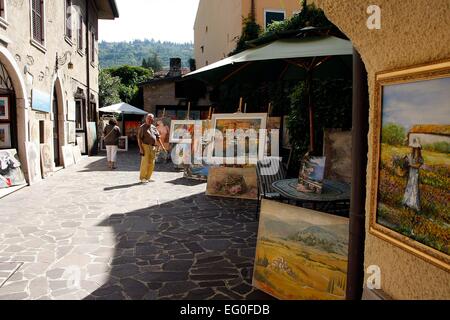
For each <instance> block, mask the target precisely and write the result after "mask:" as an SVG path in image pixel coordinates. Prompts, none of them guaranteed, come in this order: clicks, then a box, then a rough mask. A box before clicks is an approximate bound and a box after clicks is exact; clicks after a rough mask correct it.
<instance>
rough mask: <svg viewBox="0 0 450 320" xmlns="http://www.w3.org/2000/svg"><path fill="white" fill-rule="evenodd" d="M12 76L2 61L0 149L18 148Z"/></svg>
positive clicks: (0, 64)
mask: <svg viewBox="0 0 450 320" xmlns="http://www.w3.org/2000/svg"><path fill="white" fill-rule="evenodd" d="M15 100H16V98H15V94H14V88H13V85H12V81H11V78H10V77H9V74H8V72H7V71H6V68H5V66H4V65H3V64H2V63H1V62H0V149H17V120H16V119H17V117H16V108H15Z"/></svg>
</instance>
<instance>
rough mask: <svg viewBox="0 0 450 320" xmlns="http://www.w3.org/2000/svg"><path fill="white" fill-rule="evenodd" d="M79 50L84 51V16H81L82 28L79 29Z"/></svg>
mask: <svg viewBox="0 0 450 320" xmlns="http://www.w3.org/2000/svg"><path fill="white" fill-rule="evenodd" d="M78 49H80V50H83V16H82V15H80V26H79V28H78Z"/></svg>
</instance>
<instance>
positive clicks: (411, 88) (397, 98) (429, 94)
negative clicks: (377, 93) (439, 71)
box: [383, 78, 450, 130]
mask: <svg viewBox="0 0 450 320" xmlns="http://www.w3.org/2000/svg"><path fill="white" fill-rule="evenodd" d="M386 123H396V124H400V125H402V126H404V127H405V128H406V129H407V130H408V129H410V128H411V127H412V126H414V125H418V124H450V78H443V79H436V80H429V81H420V82H413V83H407V84H400V85H392V86H386V87H384V107H383V124H386Z"/></svg>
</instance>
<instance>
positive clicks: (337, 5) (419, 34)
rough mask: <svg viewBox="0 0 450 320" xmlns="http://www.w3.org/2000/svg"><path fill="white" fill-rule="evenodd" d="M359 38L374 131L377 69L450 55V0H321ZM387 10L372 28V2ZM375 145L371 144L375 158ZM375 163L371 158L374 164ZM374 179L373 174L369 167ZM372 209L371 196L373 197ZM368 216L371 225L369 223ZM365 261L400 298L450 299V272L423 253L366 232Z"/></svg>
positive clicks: (331, 16) (388, 290)
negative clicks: (378, 270)
mask: <svg viewBox="0 0 450 320" xmlns="http://www.w3.org/2000/svg"><path fill="white" fill-rule="evenodd" d="M315 3H316V4H317V5H318V6H319V7H321V8H323V9H324V11H325V13H326V15H327V17H328V18H329V19H330V20H331V21H332V22H333V23H335V24H336V25H337V26H338V27H339V28H340V29H341V30H342V31H343V32H344V33H345V34H346V35H347V36H348V37H349V38H350V40H351V41H352V42H353V44H354V46H355V47H356V49H357V50H358V51H359V52H360V54H361V55H362V58H363V60H364V63H365V65H366V68H367V71H368V74H369V76H368V82H369V91H370V102H371V113H370V119H371V121H370V135H372V133H373V128H374V126H373V119H374V112H373V110H374V109H373V108H374V87H375V73H376V72H379V71H386V70H389V69H395V68H400V67H408V66H412V65H415V64H423V63H427V62H430V61H433V60H440V59H447V58H450V45H449V43H450V32H449V30H450V1H448V0H433V1H432V5H431V4H430V1H429V0H406V1H392V0H376V1H365V0H340V1H336V0H315ZM373 4H375V5H379V6H380V7H381V10H382V12H381V13H382V26H381V27H382V28H381V30H369V29H368V28H367V26H366V21H367V19H368V17H369V15H368V14H367V12H366V11H367V8H368V6H369V5H373ZM371 157H372V148H371V147H370V144H369V159H371ZM372 165H373V163H370V162H369V169H370V168H371V166H372ZM367 178H368V181H369V182H370V181H371V180H372V176H371V170H368V177H367ZM366 208H367V213H368V212H369V211H368V210H369V199H368V202H367V206H366ZM368 218H369V217H367V221H366V222H367V223H366V224H367V230H368V227H369V219H368ZM365 265H366V267H368V266H370V265H378V266H380V268H381V272H382V290H384V291H385V292H386V293H387V294H388V295H390V296H391V297H392V298H394V299H450V274H449V273H448V272H446V271H443V270H442V269H439V268H437V267H435V266H433V265H431V264H429V263H427V262H425V261H424V260H422V259H419V258H416V257H415V256H412V255H411V254H409V253H407V252H405V251H403V250H401V249H399V248H397V247H395V246H393V245H391V244H389V243H387V242H385V241H383V240H380V239H378V238H376V237H374V236H372V235H371V234H369V233H367V235H366V251H365Z"/></svg>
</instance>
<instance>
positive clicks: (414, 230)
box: [376, 77, 450, 255]
mask: <svg viewBox="0 0 450 320" xmlns="http://www.w3.org/2000/svg"><path fill="white" fill-rule="evenodd" d="M382 97H383V109H382V133H381V152H380V169H379V185H378V204H377V216H376V220H377V223H378V224H380V225H382V226H383V227H386V228H388V229H390V230H393V231H395V232H397V233H400V234H401V235H403V236H406V237H408V238H410V239H413V240H415V241H417V242H419V243H421V244H423V245H426V246H428V247H430V248H432V249H434V250H438V251H439V252H442V253H444V254H447V255H448V254H450V77H445V78H438V79H432V80H425V81H416V82H409V83H403V84H393V85H386V86H384V87H383V93H382Z"/></svg>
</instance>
